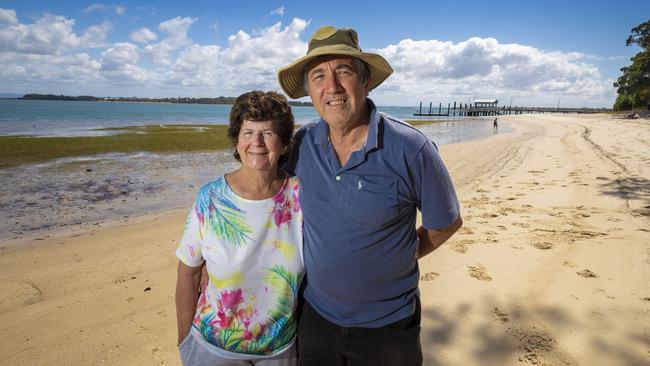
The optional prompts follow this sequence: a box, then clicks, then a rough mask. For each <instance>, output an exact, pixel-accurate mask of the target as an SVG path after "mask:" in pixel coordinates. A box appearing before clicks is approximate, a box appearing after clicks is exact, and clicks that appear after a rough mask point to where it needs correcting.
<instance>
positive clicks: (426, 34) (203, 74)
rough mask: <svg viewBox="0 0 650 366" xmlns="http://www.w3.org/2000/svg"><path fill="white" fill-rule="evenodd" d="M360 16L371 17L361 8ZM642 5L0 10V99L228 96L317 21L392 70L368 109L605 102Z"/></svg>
mask: <svg viewBox="0 0 650 366" xmlns="http://www.w3.org/2000/svg"><path fill="white" fill-rule="evenodd" d="M369 9H372V10H369ZM648 19H650V1H641V0H637V1H629V0H621V1H598V0H596V1H526V0H520V1H493V2H488V1H464V2H452V1H426V2H425V1H423V2H419V1H391V2H389V1H373V2H361V1H327V2H310V1H257V2H256V1H228V2H214V1H174V2H169V3H167V2H145V1H123V2H119V1H118V2H97V1H60V2H49V1H48V2H46V1H26V0H21V1H0V66H2V67H1V68H0V93H31V92H36V93H55V94H68V95H81V94H90V95H96V96H142V97H166V96H171V97H173V96H193V97H202V96H205V97H211V96H219V95H224V96H236V95H238V94H240V93H242V92H244V91H247V90H250V89H263V90H269V89H273V90H277V89H279V86H278V84H277V81H276V79H275V72H276V71H277V69H278V68H279V67H281V66H284V65H285V64H287V63H289V62H291V61H292V60H294V59H295V58H297V57H299V56H301V55H303V54H304V52H305V50H306V44H307V41H308V39H309V37H310V35H311V33H312V32H313V31H314V30H315V29H317V28H318V27H320V26H323V25H328V24H331V25H335V26H339V27H352V28H355V29H356V30H357V31H358V33H359V38H360V43H361V46H362V47H363V48H364V49H365V50H370V51H373V52H377V53H380V54H382V55H383V56H384V57H386V58H387V59H388V60H389V62H390V63H391V65H393V67H394V69H395V74H393V76H391V78H389V79H388V80H387V81H386V82H385V83H384V84H383V85H381V86H380V87H379V88H377V89H375V90H374V91H372V92H371V98H373V99H375V100H376V101H377V102H378V103H379V104H382V105H416V104H418V103H419V102H420V101H424V102H428V101H433V102H434V103H437V102H443V103H447V102H453V101H460V102H468V101H471V100H472V99H473V98H474V96H475V95H476V96H477V97H479V98H497V99H499V100H500V101H501V102H502V103H506V104H508V103H510V100H511V99H512V103H513V104H514V105H537V106H555V105H556V104H557V102H558V101H560V100H561V101H562V105H565V106H569V105H570V106H576V107H581V106H592V107H601V106H605V107H609V106H611V105H612V104H613V102H614V99H615V96H616V93H615V90H614V88H613V87H612V85H611V84H612V82H613V81H615V80H616V78H618V76H619V75H620V71H619V69H620V68H621V67H622V66H625V65H627V64H629V58H630V57H631V56H633V55H634V54H635V53H636V52H638V51H639V49H638V48H637V47H635V46H633V47H626V46H625V40H626V38H627V37H628V35H629V34H630V30H631V28H632V27H634V26H636V25H638V24H639V23H642V22H644V21H646V20H648Z"/></svg>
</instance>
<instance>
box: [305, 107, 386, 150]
mask: <svg viewBox="0 0 650 366" xmlns="http://www.w3.org/2000/svg"><path fill="white" fill-rule="evenodd" d="M366 103H367V104H368V110H369V111H370V124H369V125H368V138H367V140H366V145H365V146H364V147H363V152H364V153H367V152H370V151H372V150H374V149H376V148H378V147H379V119H380V118H381V115H380V114H379V113H378V112H377V107H376V106H375V103H374V102H373V101H372V100H371V99H370V98H366ZM314 142H315V143H316V144H318V145H323V146H327V145H328V144H329V127H328V126H327V122H325V120H324V119H323V118H320V119H319V120H318V123H317V125H316V131H315V134H314Z"/></svg>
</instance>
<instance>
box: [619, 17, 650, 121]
mask: <svg viewBox="0 0 650 366" xmlns="http://www.w3.org/2000/svg"><path fill="white" fill-rule="evenodd" d="M633 44H636V45H638V46H639V47H641V52H639V53H637V54H636V55H634V56H633V57H632V58H631V61H632V64H631V65H629V66H625V67H623V68H622V69H621V71H622V72H623V75H621V77H619V78H618V80H617V81H616V82H615V83H614V87H615V88H618V89H617V92H618V97H617V98H616V102H615V103H614V110H617V111H625V110H631V109H646V110H647V109H650V20H648V21H646V22H645V23H641V24H639V25H638V26H636V27H634V28H632V35H630V36H629V37H628V38H627V41H626V42H625V45H626V46H630V45H633Z"/></svg>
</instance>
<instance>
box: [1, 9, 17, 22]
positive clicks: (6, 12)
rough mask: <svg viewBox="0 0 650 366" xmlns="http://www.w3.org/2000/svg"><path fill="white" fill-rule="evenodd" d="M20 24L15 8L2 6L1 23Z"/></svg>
mask: <svg viewBox="0 0 650 366" xmlns="http://www.w3.org/2000/svg"><path fill="white" fill-rule="evenodd" d="M15 24H18V16H17V15H16V11H15V10H13V9H4V8H0V25H15Z"/></svg>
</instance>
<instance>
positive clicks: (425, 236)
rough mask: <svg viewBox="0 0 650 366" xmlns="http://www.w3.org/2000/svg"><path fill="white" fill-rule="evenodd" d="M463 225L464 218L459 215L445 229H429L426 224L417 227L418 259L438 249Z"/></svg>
mask: <svg viewBox="0 0 650 366" xmlns="http://www.w3.org/2000/svg"><path fill="white" fill-rule="evenodd" d="M461 226H463V219H462V218H461V217H460V215H458V218H457V219H456V221H455V222H454V223H453V224H451V225H449V226H447V227H446V228H444V229H440V230H427V229H426V228H425V227H424V226H420V227H419V228H418V229H417V234H418V239H419V243H418V248H417V251H416V253H417V259H420V258H422V257H424V256H425V255H427V254H429V253H431V252H433V251H434V250H436V249H438V247H440V246H441V245H442V244H443V243H444V242H446V241H447V240H448V239H449V238H451V237H452V235H454V233H455V232H456V231H458V229H460V227H461Z"/></svg>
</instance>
